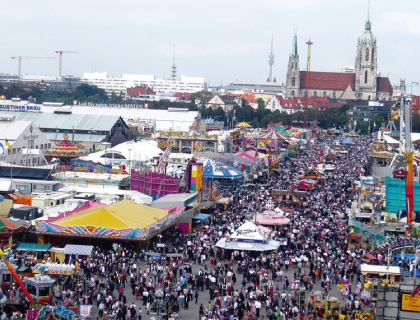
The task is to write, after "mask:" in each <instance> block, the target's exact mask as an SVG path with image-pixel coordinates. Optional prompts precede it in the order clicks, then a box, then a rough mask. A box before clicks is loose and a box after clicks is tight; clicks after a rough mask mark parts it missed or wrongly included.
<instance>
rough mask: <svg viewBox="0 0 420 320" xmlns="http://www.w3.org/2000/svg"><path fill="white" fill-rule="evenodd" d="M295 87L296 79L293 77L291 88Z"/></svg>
mask: <svg viewBox="0 0 420 320" xmlns="http://www.w3.org/2000/svg"><path fill="white" fill-rule="evenodd" d="M295 85H296V78H295V77H293V78H292V87H294V86H295Z"/></svg>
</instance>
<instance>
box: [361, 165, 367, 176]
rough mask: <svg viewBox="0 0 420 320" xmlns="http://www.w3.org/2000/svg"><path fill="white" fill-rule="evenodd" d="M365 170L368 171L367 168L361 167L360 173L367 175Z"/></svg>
mask: <svg viewBox="0 0 420 320" xmlns="http://www.w3.org/2000/svg"><path fill="white" fill-rule="evenodd" d="M365 172H366V170H365V168H363V167H361V168H360V175H361V176H364V175H365Z"/></svg>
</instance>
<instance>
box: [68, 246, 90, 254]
mask: <svg viewBox="0 0 420 320" xmlns="http://www.w3.org/2000/svg"><path fill="white" fill-rule="evenodd" d="M92 250H93V246H86V245H78V244H68V245H66V246H65V247H64V254H77V255H79V256H90V254H91V253H92Z"/></svg>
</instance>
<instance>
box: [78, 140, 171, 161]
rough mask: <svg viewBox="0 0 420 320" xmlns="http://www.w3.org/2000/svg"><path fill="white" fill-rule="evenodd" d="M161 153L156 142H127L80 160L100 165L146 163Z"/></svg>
mask: <svg viewBox="0 0 420 320" xmlns="http://www.w3.org/2000/svg"><path fill="white" fill-rule="evenodd" d="M162 152H163V151H162V150H161V149H159V148H158V147H157V142H156V141H143V140H142V141H137V142H132V141H127V142H124V143H121V144H119V145H116V146H115V147H113V148H110V149H106V150H103V151H99V152H95V153H91V154H90V155H88V156H86V157H84V158H82V159H83V160H87V161H89V160H91V161H93V162H99V163H102V164H109V163H113V162H125V163H127V162H128V161H130V160H131V161H148V160H151V159H152V158H153V157H156V156H159V154H161V153H162Z"/></svg>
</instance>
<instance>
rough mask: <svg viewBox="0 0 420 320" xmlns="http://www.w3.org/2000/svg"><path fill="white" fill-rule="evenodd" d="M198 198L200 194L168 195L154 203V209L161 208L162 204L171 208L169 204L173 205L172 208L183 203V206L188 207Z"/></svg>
mask: <svg viewBox="0 0 420 320" xmlns="http://www.w3.org/2000/svg"><path fill="white" fill-rule="evenodd" d="M197 196H198V192H193V193H175V194H167V195H165V196H163V197H162V198H159V199H157V200H155V201H153V202H152V207H156V208H157V207H159V208H161V204H164V205H165V206H170V205H168V203H172V205H171V206H172V207H175V206H178V207H179V203H180V202H183V206H184V207H186V206H188V205H189V204H190V203H191V202H193V201H194V200H195V199H196V198H197Z"/></svg>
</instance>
